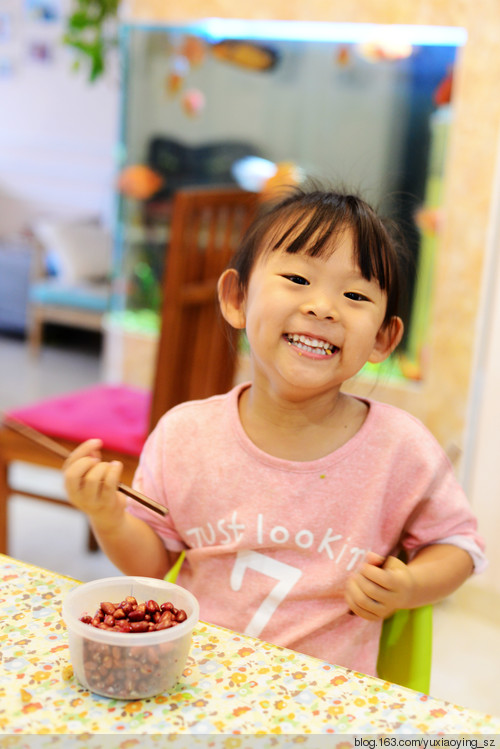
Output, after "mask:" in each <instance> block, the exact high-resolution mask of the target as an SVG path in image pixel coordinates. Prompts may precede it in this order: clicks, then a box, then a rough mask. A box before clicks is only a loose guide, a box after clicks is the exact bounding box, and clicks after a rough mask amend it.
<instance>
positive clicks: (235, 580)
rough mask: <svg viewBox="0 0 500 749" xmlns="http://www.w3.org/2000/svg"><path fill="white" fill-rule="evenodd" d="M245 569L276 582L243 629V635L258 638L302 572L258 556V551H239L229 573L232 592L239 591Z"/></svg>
mask: <svg viewBox="0 0 500 749" xmlns="http://www.w3.org/2000/svg"><path fill="white" fill-rule="evenodd" d="M246 569H252V570H255V571H256V572H261V573H262V574H263V575H267V577H272V578H274V579H275V580H277V581H278V582H277V583H276V585H275V586H274V588H273V589H272V590H271V591H270V592H269V594H268V595H267V596H266V597H265V598H264V600H263V601H262V603H261V605H260V606H259V608H258V609H257V611H256V612H255V614H254V615H253V617H252V619H251V620H250V622H249V623H248V625H247V627H246V629H245V632H244V634H246V635H251V636H252V637H258V636H259V635H260V633H261V632H262V630H263V629H264V627H265V626H266V624H267V623H268V621H269V619H270V618H271V617H272V615H273V614H274V612H275V611H276V609H277V608H278V606H279V605H280V603H281V602H282V601H283V600H284V599H285V598H286V597H287V595H288V593H289V592H290V591H291V589H292V588H293V586H294V585H295V583H296V582H297V580H298V579H299V578H300V577H301V575H302V570H299V569H297V568H296V567H292V566H291V565H290V564H285V563H284V562H278V561H277V560H276V559H271V557H266V556H265V555H264V554H259V552H258V551H239V552H238V555H237V557H236V561H235V563H234V567H233V571H232V573H231V588H232V589H233V590H241V586H242V584H243V577H244V575H245V570H246Z"/></svg>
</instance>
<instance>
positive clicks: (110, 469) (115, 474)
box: [63, 439, 127, 531]
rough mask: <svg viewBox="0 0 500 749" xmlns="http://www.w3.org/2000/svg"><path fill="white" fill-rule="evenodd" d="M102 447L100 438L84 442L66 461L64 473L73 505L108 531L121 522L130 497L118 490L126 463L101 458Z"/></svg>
mask: <svg viewBox="0 0 500 749" xmlns="http://www.w3.org/2000/svg"><path fill="white" fill-rule="evenodd" d="M101 447H102V442H101V440H98V439H90V440H87V441H86V442H83V443H82V444H81V445H79V446H78V447H77V448H76V449H75V450H73V452H72V453H71V454H70V455H69V457H68V458H67V459H66V461H65V462H64V465H63V473H64V485H65V488H66V493H67V496H68V499H69V501H70V502H71V504H72V505H74V506H75V507H78V509H80V510H82V511H83V512H84V513H85V514H86V515H88V516H89V519H90V521H91V523H92V525H93V526H96V527H98V528H99V529H101V530H103V531H108V530H111V529H112V528H116V527H117V525H118V524H119V522H120V520H121V519H122V516H123V513H124V512H125V507H126V504H127V500H126V499H125V496H124V495H123V494H122V493H121V492H119V490H118V486H119V483H120V478H121V474H122V470H123V466H122V464H121V463H119V462H118V461H112V462H111V463H108V462H105V461H102V460H101Z"/></svg>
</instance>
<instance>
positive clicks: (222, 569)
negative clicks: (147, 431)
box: [129, 385, 485, 674]
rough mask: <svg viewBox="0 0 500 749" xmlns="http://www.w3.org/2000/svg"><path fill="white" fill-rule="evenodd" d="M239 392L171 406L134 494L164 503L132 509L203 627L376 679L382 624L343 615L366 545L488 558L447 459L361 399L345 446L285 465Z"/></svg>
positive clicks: (409, 422) (396, 414) (410, 427)
mask: <svg viewBox="0 0 500 749" xmlns="http://www.w3.org/2000/svg"><path fill="white" fill-rule="evenodd" d="M243 387H246V386H245V385H243V386H238V387H236V388H234V389H233V390H231V391H230V392H229V393H227V394H225V395H221V396H215V397H213V398H209V399H207V400H203V401H190V402H187V403H183V404H181V405H180V406H177V407H175V408H173V409H172V410H171V411H169V412H168V413H167V414H166V415H165V416H164V417H163V418H162V419H161V420H160V422H159V424H158V426H157V427H156V429H155V430H154V432H153V433H152V434H151V435H150V437H149V438H148V440H147V442H146V445H145V447H144V450H143V453H142V457H141V461H140V465H139V468H138V470H137V474H136V477H135V481H134V486H135V487H136V488H137V489H139V490H140V491H142V492H144V493H145V494H147V495H149V496H150V497H152V498H153V499H155V500H156V501H158V502H160V503H162V504H164V505H166V506H167V507H168V509H169V514H168V515H166V516H165V517H164V518H162V517H160V516H158V515H155V514H154V513H152V512H150V511H148V510H147V509H145V508H144V507H141V506H139V505H135V504H134V505H132V504H130V505H129V511H130V512H132V513H133V514H134V515H136V516H138V517H142V518H143V519H144V520H145V521H146V522H147V523H148V524H149V525H150V526H152V527H153V528H154V529H155V530H156V532H157V533H158V534H159V535H160V536H161V537H162V539H163V540H164V543H165V546H166V547H167V548H168V549H171V550H175V551H178V550H182V549H185V550H186V560H185V561H184V564H183V566H182V569H181V572H180V575H179V578H178V583H179V584H180V585H182V586H184V587H186V588H188V589H189V590H191V591H192V592H193V593H194V595H195V596H196V597H197V598H198V600H199V602H200V617H201V619H203V620H205V621H207V622H211V623H213V624H218V625H221V626H224V627H228V628H230V629H233V630H236V631H238V632H245V633H246V634H249V635H253V636H256V637H259V638H261V639H263V640H267V641H269V642H272V643H275V644H277V645H283V646H286V647H288V648H292V649H294V650H298V651H300V652H303V653H307V654H309V655H312V656H316V657H318V658H321V659H323V660H326V661H328V662H330V663H336V664H340V665H343V666H347V667H349V668H352V669H355V670H357V671H362V672H364V673H369V674H375V673H376V661H377V654H378V643H379V637H380V629H381V623H380V622H370V621H367V620H365V619H362V618H360V617H357V616H350V615H349V613H348V607H347V605H346V603H345V601H344V595H343V593H344V589H345V584H346V580H347V578H348V576H349V575H350V574H352V572H353V570H355V569H356V568H357V567H358V566H359V565H360V564H361V562H362V561H363V558H364V555H365V554H366V552H367V551H368V550H373V551H375V552H377V553H378V554H381V555H384V556H385V555H387V554H390V553H397V552H398V550H399V549H400V548H401V547H403V548H405V549H406V550H407V551H408V552H409V553H410V555H411V553H412V552H413V553H414V552H415V551H416V550H418V549H419V548H421V547H422V546H425V545H428V544H432V543H435V542H439V541H441V542H442V541H443V540H444V539H448V540H451V541H452V542H456V543H457V545H460V546H464V548H467V549H469V550H470V551H471V553H472V556H473V558H474V561H475V564H476V569H480V568H481V567H482V566H483V565H484V564H485V561H484V556H483V553H482V551H483V548H484V547H483V542H482V540H481V538H480V537H479V536H478V535H477V532H476V521H475V519H474V516H473V515H472V513H471V511H470V508H469V505H468V502H467V499H466V497H465V495H464V493H463V491H462V489H461V487H460V485H459V484H458V482H457V480H456V479H455V476H454V473H453V469H452V466H451V464H450V463H449V461H448V459H447V457H446V455H445V453H444V452H443V450H442V449H441V447H440V446H439V445H438V443H437V442H436V440H435V439H434V437H433V436H432V435H431V434H430V433H429V432H428V431H427V429H426V428H425V427H424V426H423V425H422V424H421V423H420V422H419V421H418V420H416V419H415V418H413V417H412V416H411V415H409V414H408V413H406V412H404V411H401V410H399V409H397V408H394V407H393V406H388V405H385V404H382V403H377V402H374V401H367V403H368V404H369V411H368V415H367V418H366V420H365V422H364V424H363V426H362V427H361V429H360V430H359V431H358V432H357V434H356V435H355V436H354V437H353V438H352V439H350V440H349V441H348V442H347V443H346V444H344V445H343V446H342V447H340V448H339V449H338V450H335V451H334V452H333V453H332V454H330V455H328V456H326V457H323V458H320V459H319V460H314V461H306V462H291V461H288V460H282V459H280V458H275V457H272V456H270V455H268V454H267V453H264V452H263V451H262V450H260V449H259V448H257V447H256V446H255V445H254V444H253V443H252V442H251V441H250V440H249V439H248V437H247V436H246V434H245V432H244V431H243V428H242V426H241V423H240V420H239V415H238V396H239V393H240V392H241V390H242V388H243Z"/></svg>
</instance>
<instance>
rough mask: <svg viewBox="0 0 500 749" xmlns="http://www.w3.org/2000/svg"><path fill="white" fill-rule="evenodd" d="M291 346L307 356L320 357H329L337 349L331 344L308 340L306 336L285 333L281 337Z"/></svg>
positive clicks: (319, 340)
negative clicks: (315, 355) (317, 355)
mask: <svg viewBox="0 0 500 749" xmlns="http://www.w3.org/2000/svg"><path fill="white" fill-rule="evenodd" d="M283 337H284V338H285V340H286V341H288V343H289V344H290V345H291V346H295V347H296V348H298V349H301V350H302V351H306V352H307V353H309V354H319V355H320V356H331V355H332V354H334V353H335V351H338V347H337V346H334V345H333V343H329V342H328V341H323V340H322V339H320V338H310V337H309V336H307V335H302V334H300V335H299V334H298V333H285V335H284V336H283Z"/></svg>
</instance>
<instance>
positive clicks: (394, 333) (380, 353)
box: [368, 317, 404, 363]
mask: <svg viewBox="0 0 500 749" xmlns="http://www.w3.org/2000/svg"><path fill="white" fill-rule="evenodd" d="M403 332H404V325H403V321H402V319H401V318H400V317H393V318H392V319H391V321H390V322H389V324H388V325H384V326H383V327H381V328H380V330H379V332H378V333H377V337H376V339H375V345H374V347H373V351H372V353H371V355H370V357H369V359H368V361H370V362H374V363H377V362H382V361H384V360H385V359H387V357H388V356H389V354H392V352H393V351H394V349H395V348H396V346H398V345H399V343H400V341H401V339H402V337H403Z"/></svg>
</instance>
